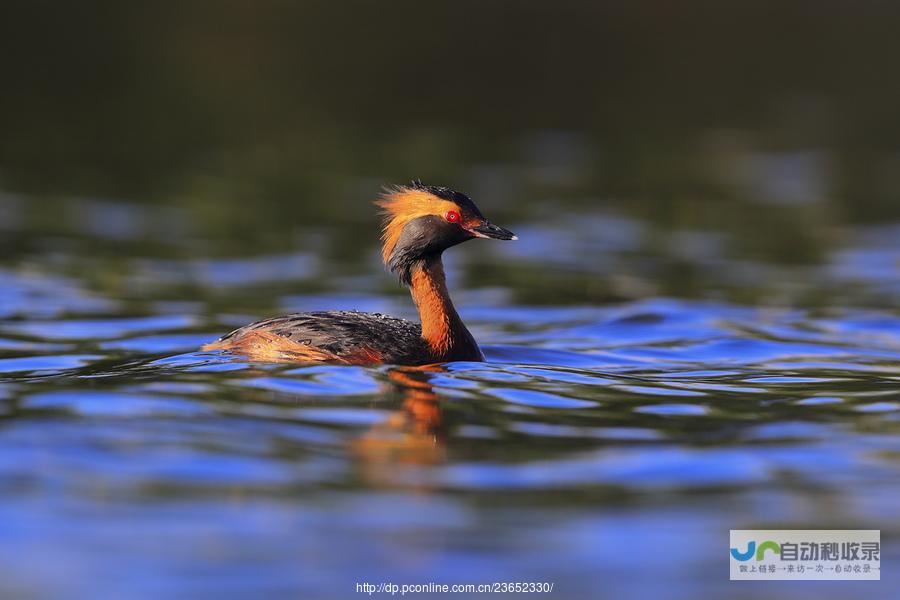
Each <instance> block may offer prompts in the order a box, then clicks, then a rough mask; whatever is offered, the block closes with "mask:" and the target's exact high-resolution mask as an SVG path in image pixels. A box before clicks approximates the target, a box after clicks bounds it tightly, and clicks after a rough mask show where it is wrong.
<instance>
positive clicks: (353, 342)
mask: <svg viewBox="0 0 900 600" xmlns="http://www.w3.org/2000/svg"><path fill="white" fill-rule="evenodd" d="M204 350H227V351H230V352H234V353H237V354H243V355H246V356H248V357H249V358H254V359H260V360H286V361H298V360H300V361H302V360H309V361H316V362H341V363H350V364H370V363H392V364H404V365H421V364H428V363H430V362H435V361H434V357H433V355H432V354H431V352H430V351H429V348H428V346H427V344H426V343H425V341H424V340H423V338H422V329H421V326H420V325H419V324H418V323H412V322H410V321H406V320H404V319H398V318H395V317H389V316H387V315H382V314H379V313H363V312H357V311H343V310H341V311H320V312H306V313H292V314H288V315H283V316H280V317H273V318H270V319H264V320H262V321H257V322H256V323H251V324H250V325H246V326H244V327H241V328H240V329H236V330H235V331H232V332H231V333H229V334H227V335H225V336H223V337H221V338H220V339H218V340H217V341H215V342H213V343H212V344H208V345H207V346H205V347H204Z"/></svg>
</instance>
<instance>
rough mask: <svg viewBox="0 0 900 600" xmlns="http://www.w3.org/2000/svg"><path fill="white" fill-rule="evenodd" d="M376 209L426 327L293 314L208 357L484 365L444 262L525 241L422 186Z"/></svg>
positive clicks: (257, 326)
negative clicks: (473, 248)
mask: <svg viewBox="0 0 900 600" xmlns="http://www.w3.org/2000/svg"><path fill="white" fill-rule="evenodd" d="M375 204H376V205H377V206H378V207H379V208H380V209H381V216H382V235H381V242H382V252H381V255H382V259H383V261H384V263H385V265H386V266H387V267H388V268H389V269H390V270H391V271H392V272H393V273H395V274H396V275H398V276H399V279H400V282H401V283H402V284H404V285H406V286H407V287H409V290H410V294H411V296H412V299H413V302H414V303H415V305H416V309H417V310H418V313H419V322H418V323H415V322H412V321H408V320H405V319H399V318H396V317H391V316H387V315H383V314H380V313H365V312H358V311H347V310H330V311H317V312H302V313H292V314H287V315H283V316H278V317H272V318H268V319H264V320H262V321H257V322H255V323H251V324H249V325H246V326H244V327H241V328H240V329H236V330H234V331H232V332H231V333H229V334H227V335H225V336H223V337H221V338H219V339H218V340H216V341H215V342H212V343H210V344H206V345H205V346H203V347H202V348H201V350H203V351H215V350H219V351H224V352H225V353H228V354H235V355H241V356H244V357H246V358H248V359H250V360H254V361H261V362H311V363H335V364H349V365H376V364H391V365H404V366H421V365H431V364H439V363H447V362H455V361H471V362H481V361H484V354H483V353H482V351H481V349H480V348H479V346H478V343H477V342H476V341H475V338H474V337H473V336H472V334H471V333H470V332H469V330H468V329H467V328H466V325H465V323H463V321H462V319H461V318H460V316H459V313H457V311H456V308H455V307H454V306H453V301H452V300H451V299H450V293H449V292H448V290H447V282H446V277H445V274H444V265H443V262H442V255H443V252H444V250H447V249H448V248H451V247H453V246H456V245H457V244H461V243H462V242H466V241H468V240H472V239H475V238H488V239H494V240H516V239H518V238H517V236H516V235H515V234H514V233H513V232H511V231H509V230H508V229H504V228H503V227H499V226H497V225H494V224H493V223H491V222H490V221H488V220H487V219H486V218H485V217H484V215H482V214H481V211H480V210H479V209H478V207H477V206H476V205H475V203H474V202H473V201H472V199H471V198H469V196H467V195H466V194H464V193H462V192H458V191H456V190H453V189H451V188H448V187H442V186H432V185H426V184H424V183H422V182H421V181H420V180H418V179H416V180H413V181H412V183H410V184H408V185H398V186H392V187H388V188H385V190H384V192H383V193H382V194H381V196H380V197H379V198H378V199H377V200H376V201H375Z"/></svg>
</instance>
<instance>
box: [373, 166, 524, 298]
mask: <svg viewBox="0 0 900 600" xmlns="http://www.w3.org/2000/svg"><path fill="white" fill-rule="evenodd" d="M375 203H376V204H377V205H378V206H380V207H381V209H382V213H383V217H384V229H383V232H382V236H381V239H382V242H383V244H384V247H383V249H382V256H383V258H384V263H385V264H386V265H388V266H389V267H390V269H391V271H393V272H395V273H398V274H399V275H400V279H401V280H402V281H403V282H404V283H409V280H410V274H411V272H412V268H413V267H414V266H415V265H416V264H417V263H421V262H422V261H425V260H427V259H428V258H429V257H436V256H440V254H441V252H443V251H444V250H446V249H447V248H449V247H451V246H455V245H456V244H459V243H462V242H465V241H466V240H471V239H474V238H478V237H480V238H491V239H495V240H515V239H517V238H516V236H515V235H514V234H513V232H511V231H509V230H507V229H504V228H502V227H498V226H497V225H494V224H493V223H491V222H490V221H488V220H487V219H485V218H484V215H482V214H481V211H480V210H478V207H477V206H475V203H474V202H472V200H471V199H470V198H469V197H468V196H466V195H465V194H463V193H461V192H457V191H454V190H451V189H450V188H446V187H437V186H432V185H425V184H423V183H422V182H421V181H419V180H415V181H413V182H412V183H411V184H410V185H406V186H397V187H393V188H390V189H388V190H386V191H385V193H384V194H382V196H381V198H380V199H379V200H377V201H376V202H375Z"/></svg>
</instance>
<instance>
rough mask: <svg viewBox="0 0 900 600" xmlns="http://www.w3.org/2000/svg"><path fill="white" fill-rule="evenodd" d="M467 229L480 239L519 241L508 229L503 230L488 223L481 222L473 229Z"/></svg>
mask: <svg viewBox="0 0 900 600" xmlns="http://www.w3.org/2000/svg"><path fill="white" fill-rule="evenodd" d="M467 229H468V230H469V231H470V232H471V233H472V234H473V235H474V236H475V237H480V238H490V239H492V240H517V239H519V238H518V237H517V236H516V234H514V233H513V232H512V231H510V230H509V229H503V228H502V227H498V226H497V225H494V224H493V223H491V222H490V221H483V222H482V223H481V224H480V225H476V226H475V227H467Z"/></svg>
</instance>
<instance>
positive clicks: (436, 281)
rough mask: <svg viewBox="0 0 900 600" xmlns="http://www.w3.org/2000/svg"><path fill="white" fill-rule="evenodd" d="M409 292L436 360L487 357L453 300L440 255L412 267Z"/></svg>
mask: <svg viewBox="0 0 900 600" xmlns="http://www.w3.org/2000/svg"><path fill="white" fill-rule="evenodd" d="M410 291H411V293H412V297H413V301H414V302H415V303H416V308H418V310H419V319H420V321H421V322H422V337H423V338H424V339H425V341H426V342H427V344H428V347H429V348H430V350H431V352H432V354H433V355H434V357H435V359H436V362H445V361H451V360H471V361H480V360H484V357H483V356H482V354H481V350H480V349H479V348H478V344H477V343H476V342H475V338H473V337H472V334H471V333H469V330H468V329H466V326H465V324H464V323H463V322H462V319H460V318H459V314H458V313H457V312H456V308H455V307H454V306H453V301H452V300H450V293H449V292H448V291H447V281H446V278H445V276H444V265H443V263H442V262H441V257H440V255H436V256H432V257H429V258H427V259H425V260H423V261H421V262H420V263H418V264H417V265H416V266H415V267H414V268H413V270H412V273H411V277H410Z"/></svg>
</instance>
